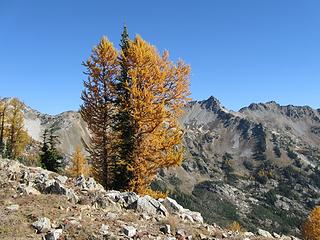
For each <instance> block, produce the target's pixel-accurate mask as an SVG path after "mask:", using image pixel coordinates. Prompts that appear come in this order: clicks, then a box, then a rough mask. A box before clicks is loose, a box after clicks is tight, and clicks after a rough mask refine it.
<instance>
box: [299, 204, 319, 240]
mask: <svg viewBox="0 0 320 240" xmlns="http://www.w3.org/2000/svg"><path fill="white" fill-rule="evenodd" d="M302 233H303V238H304V239H305V240H320V206H317V207H315V208H314V209H313V210H312V211H311V213H310V215H309V217H308V219H307V220H306V222H305V223H304V225H303V228H302Z"/></svg>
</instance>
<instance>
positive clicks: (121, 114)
mask: <svg viewBox="0 0 320 240" xmlns="http://www.w3.org/2000/svg"><path fill="white" fill-rule="evenodd" d="M129 43H130V39H129V34H128V31H127V27H126V26H124V29H123V32H122V34H121V44H120V47H121V52H120V56H119V65H120V76H119V77H118V81H117V84H116V86H117V87H116V91H117V92H116V97H117V99H116V105H117V109H118V112H117V115H116V121H115V122H116V124H115V131H116V132H118V133H119V138H118V142H117V144H116V145H115V146H116V148H117V149H115V151H117V152H118V156H117V162H116V164H115V177H114V178H115V180H114V186H113V188H115V189H120V190H125V189H127V188H128V186H129V181H130V179H131V178H132V174H131V172H130V171H129V170H128V166H129V165H130V163H131V162H132V153H133V144H134V143H133V138H134V128H133V121H132V117H131V108H130V92H129V90H128V88H127V86H131V80H130V78H129V76H128V63H127V54H128V49H129Z"/></svg>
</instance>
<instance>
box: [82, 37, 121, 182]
mask: <svg viewBox="0 0 320 240" xmlns="http://www.w3.org/2000/svg"><path fill="white" fill-rule="evenodd" d="M83 65H84V66H85V67H86V69H87V71H86V75H87V76H88V79H87V80H86V81H84V87H85V89H84V91H83V92H82V95H81V99H82V100H83V104H82V106H81V110H80V113H81V116H82V118H83V119H84V121H85V122H86V123H87V124H88V128H89V130H90V132H91V142H90V145H89V146H88V147H87V151H88V152H89V154H90V160H91V162H92V175H93V176H94V178H95V179H96V180H97V181H99V182H100V183H101V184H102V185H103V186H104V187H105V188H110V186H111V184H112V179H113V168H114V160H113V159H114V155H115V153H114V151H113V150H112V146H113V144H114V143H113V141H114V139H115V137H114V134H113V131H112V124H113V122H114V116H115V112H116V107H115V106H114V104H113V102H114V82H115V80H116V78H117V76H118V72H119V66H118V52H117V51H116V49H115V48H114V47H113V44H112V43H111V42H110V41H109V40H108V39H107V38H105V37H103V38H102V39H101V41H100V43H99V44H98V45H97V46H96V47H94V48H93V50H92V54H91V56H90V58H89V59H88V60H87V61H86V62H85V63H84V64H83Z"/></svg>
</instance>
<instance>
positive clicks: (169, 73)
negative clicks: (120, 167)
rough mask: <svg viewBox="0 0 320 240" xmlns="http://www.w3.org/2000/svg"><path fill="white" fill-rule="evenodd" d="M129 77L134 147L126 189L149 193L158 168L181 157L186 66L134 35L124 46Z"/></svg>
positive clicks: (166, 165) (165, 166)
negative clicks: (127, 44) (129, 177)
mask: <svg viewBox="0 0 320 240" xmlns="http://www.w3.org/2000/svg"><path fill="white" fill-rule="evenodd" d="M127 51H128V52H127V56H126V62H127V63H128V69H129V70H128V75H129V78H130V80H131V83H130V85H128V86H127V89H128V91H129V93H130V100H129V104H128V105H127V106H128V110H129V111H130V112H131V117H132V121H133V123H134V130H135V135H134V147H133V149H134V151H133V156H132V162H130V163H129V165H128V168H129V169H130V171H131V172H132V176H133V177H132V179H131V181H130V186H129V190H131V191H135V192H138V193H141V194H145V193H148V194H150V189H149V185H150V183H151V182H152V181H153V180H154V178H155V176H156V173H157V171H158V170H159V169H160V168H168V167H172V166H177V165H179V164H180V163H181V161H182V160H183V153H184V149H183V146H182V135H183V131H182V129H181V126H180V125H179V123H178V118H179V117H180V116H181V114H182V107H183V106H184V105H185V104H186V102H187V100H188V98H187V96H188V95H189V73H190V67H189V66H187V65H185V64H184V63H183V62H182V61H179V62H178V63H177V64H176V65H175V64H174V63H172V62H171V61H170V60H169V53H168V52H165V53H164V54H163V55H162V56H160V55H159V53H158V52H157V50H156V48H155V47H153V46H152V45H150V44H149V43H147V42H145V41H144V40H143V39H142V38H141V37H140V36H137V37H136V38H135V39H134V41H133V42H131V43H130V47H129V49H128V50H127Z"/></svg>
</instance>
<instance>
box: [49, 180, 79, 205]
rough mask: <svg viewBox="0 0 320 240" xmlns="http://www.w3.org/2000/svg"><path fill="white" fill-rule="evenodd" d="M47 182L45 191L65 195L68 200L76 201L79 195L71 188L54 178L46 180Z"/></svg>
mask: <svg viewBox="0 0 320 240" xmlns="http://www.w3.org/2000/svg"><path fill="white" fill-rule="evenodd" d="M48 182H49V184H48V186H47V187H46V188H45V190H44V191H45V192H46V193H50V194H57V195H65V196H66V197H67V198H68V200H69V201H71V202H74V203H77V202H78V201H79V197H78V196H77V195H76V194H75V192H74V191H73V190H72V189H68V188H66V187H65V186H63V185H62V184H60V183H59V182H57V181H56V180H53V181H50V180H49V181H48Z"/></svg>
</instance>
